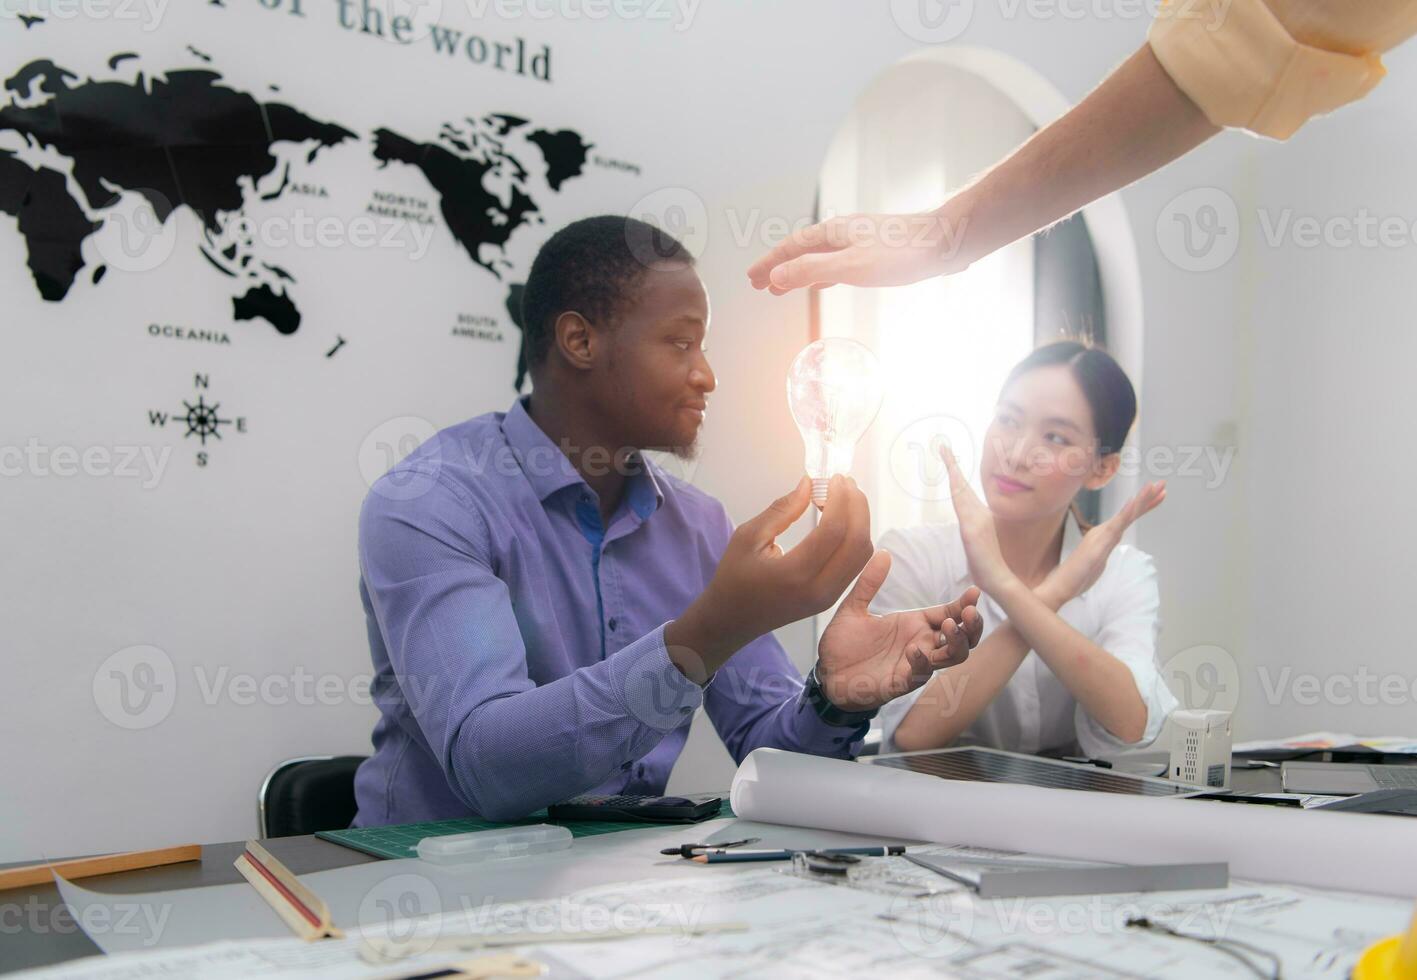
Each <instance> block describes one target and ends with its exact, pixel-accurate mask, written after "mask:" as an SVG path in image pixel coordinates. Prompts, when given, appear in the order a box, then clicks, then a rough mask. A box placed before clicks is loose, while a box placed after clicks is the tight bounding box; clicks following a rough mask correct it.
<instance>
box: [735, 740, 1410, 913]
mask: <svg viewBox="0 0 1417 980" xmlns="http://www.w3.org/2000/svg"><path fill="white" fill-rule="evenodd" d="M732 801H733V811H734V812H735V813H737V814H739V815H740V816H743V817H746V818H748V819H751V820H759V821H765V822H768V823H779V824H796V825H800V826H808V827H821V828H824V829H828V830H838V831H845V832H849V833H858V834H873V835H881V836H882V837H892V838H907V839H917V840H928V841H937V842H941V843H954V842H959V843H965V844H973V845H977V846H981V847H993V848H1001V849H1004V850H1013V851H1029V852H1041V853H1047V854H1053V855H1057V856H1059V857H1067V858H1077V859H1080V860H1086V861H1115V862H1117V863H1120V864H1154V863H1160V862H1164V863H1182V862H1199V861H1227V862H1229V864H1230V873H1231V875H1233V876H1234V877H1237V878H1252V879H1257V880H1260V881H1284V882H1292V883H1295V884H1301V885H1310V886H1313V887H1318V888H1336V889H1344V890H1347V891H1354V892H1364V893H1374V894H1382V895H1394V896H1401V897H1407V898H1411V897H1412V896H1414V895H1417V821H1414V820H1412V819H1410V818H1406V817H1388V816H1378V815H1375V814H1367V813H1363V814H1353V813H1324V812H1323V811H1322V810H1298V809H1290V808H1288V807H1261V806H1239V805H1235V804H1230V803H1207V802H1203V801H1199V800H1184V799H1181V800H1176V799H1159V798H1150V797H1131V796H1122V795H1119V794H1114V793H1089V792H1082V791H1078V790H1064V789H1045V788H1042V787H1037V786H1021V785H1013V784H1005V783H983V782H965V781H960V780H947V779H940V778H938V777H935V776H930V775H926V774H924V773H918V772H909V771H907V770H904V769H892V768H887V767H885V766H874V765H867V764H863V763H858V762H843V761H841V760H837V759H823V758H818V757H816V756H809V755H799V754H798V753H795V752H783V751H781V750H778V749H756V750H754V751H753V753H752V754H751V755H749V756H748V758H746V759H745V760H743V764H742V765H741V766H739V767H738V774H737V775H736V776H735V777H734V780H733V790H732Z"/></svg>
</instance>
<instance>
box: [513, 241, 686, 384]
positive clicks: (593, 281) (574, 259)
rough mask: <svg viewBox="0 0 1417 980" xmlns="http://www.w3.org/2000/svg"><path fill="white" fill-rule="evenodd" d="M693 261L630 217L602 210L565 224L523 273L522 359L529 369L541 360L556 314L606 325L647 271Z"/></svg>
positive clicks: (681, 248)
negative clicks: (604, 213)
mask: <svg viewBox="0 0 1417 980" xmlns="http://www.w3.org/2000/svg"><path fill="white" fill-rule="evenodd" d="M693 264H694V256H693V254H692V253H690V252H689V250H688V249H687V248H685V247H684V245H683V243H682V242H680V241H679V240H678V239H677V238H675V237H674V236H673V235H670V234H669V233H668V232H665V231H661V230H660V229H658V228H656V227H655V226H654V225H651V224H647V223H646V222H643V221H639V220H636V219H635V218H628V217H624V216H623V215H613V214H606V215H600V216H599V217H595V218H583V219H581V220H580V221H576V222H573V223H572V224H569V225H567V226H566V227H564V228H562V229H561V230H560V231H558V232H556V234H554V235H552V236H551V237H550V238H549V239H547V241H546V244H544V245H542V246H541V251H539V252H537V253H536V260H535V261H534V262H532V264H531V273H530V274H529V275H528V276H527V280H526V289H525V291H524V292H523V293H522V351H523V353H524V354H525V357H526V363H527V364H528V365H529V366H530V367H533V368H534V367H536V366H537V365H539V364H542V363H543V362H545V360H546V355H547V354H548V353H549V352H550V350H551V344H552V342H553V341H554V340H555V333H556V319H557V317H559V316H560V315H561V314H562V313H566V312H575V313H579V314H580V315H581V316H583V317H585V318H586V319H587V320H589V321H590V322H591V323H593V324H595V325H597V326H605V325H608V324H609V323H610V322H611V321H612V320H613V319H614V317H615V315H616V314H617V313H618V312H619V311H620V310H621V309H622V308H623V304H624V302H625V300H626V299H627V297H628V296H629V294H630V292H631V291H632V290H633V289H634V288H635V287H636V286H637V285H638V284H639V282H640V280H641V279H642V278H643V276H644V274H645V273H646V272H647V271H649V270H650V269H652V268H655V267H657V266H665V265H693Z"/></svg>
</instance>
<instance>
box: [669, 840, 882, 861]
mask: <svg viewBox="0 0 1417 980" xmlns="http://www.w3.org/2000/svg"><path fill="white" fill-rule="evenodd" d="M804 850H815V851H818V852H819V853H821V854H860V855H863V856H865V857H890V856H891V855H895V854H904V853H905V845H904V844H881V845H877V846H875V847H826V848H801V849H799V850H796V851H708V852H707V853H705V854H698V855H695V856H694V857H691V858H689V860H690V861H697V862H699V863H700V864H734V863H737V862H740V861H791V860H792V855H794V854H800V853H802V851H804Z"/></svg>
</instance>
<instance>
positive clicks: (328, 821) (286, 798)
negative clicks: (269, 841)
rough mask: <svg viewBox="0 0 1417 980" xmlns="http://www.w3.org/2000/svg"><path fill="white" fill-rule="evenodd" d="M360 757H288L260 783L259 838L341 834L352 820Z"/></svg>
mask: <svg viewBox="0 0 1417 980" xmlns="http://www.w3.org/2000/svg"><path fill="white" fill-rule="evenodd" d="M365 758H366V757H365V756H362V755H314V756H304V757H302V758H299V759H287V760H285V761H284V762H282V763H281V764H280V765H278V766H276V767H275V768H274V769H272V770H271V771H270V774H269V775H267V776H266V779H265V781H264V782H263V783H261V792H260V796H259V797H257V800H256V822H257V826H258V827H259V828H260V831H261V836H262V837H294V836H296V835H297V834H313V833H315V831H317V830H340V829H342V828H344V827H348V826H349V823H350V821H351V820H353V819H354V811H355V809H356V807H355V803H354V770H356V769H358V768H359V764H360V763H361V762H363V761H364V760H365Z"/></svg>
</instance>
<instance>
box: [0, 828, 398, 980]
mask: <svg viewBox="0 0 1417 980" xmlns="http://www.w3.org/2000/svg"><path fill="white" fill-rule="evenodd" d="M262 843H263V844H265V846H266V847H267V849H268V850H270V852H271V853H272V854H274V855H275V856H276V857H277V858H279V859H280V860H281V861H283V862H285V864H286V866H287V867H289V868H290V870H291V871H293V872H295V873H296V874H308V873H309V872H312V871H324V870H326V869H329V868H342V867H345V866H346V865H351V864H368V863H372V862H374V861H378V860H379V859H378V858H375V857H371V856H369V855H368V854H361V853H360V852H359V851H355V850H351V849H350V848H348V847H341V846H340V845H338V844H331V843H330V842H329V841H323V840H320V839H319V838H317V837H314V836H307V837H281V838H276V839H274V840H267V841H262ZM245 848H246V842H245V841H230V842H226V843H221V844H206V845H203V847H202V860H201V861H200V862H190V861H189V862H187V863H185V864H172V865H167V866H165V867H160V868H143V869H141V870H138V871H122V872H119V873H118V874H111V875H101V876H99V877H95V878H84V879H83V880H82V884H83V885H85V886H86V887H93V888H96V889H101V890H103V891H109V892H123V893H132V892H150V891H158V890H162V889H168V888H196V887H199V886H203V885H228V884H231V883H233V882H238V881H242V880H244V879H243V878H242V877H241V874H240V872H238V871H237V870H236V868H235V867H233V866H232V862H233V861H235V860H236V858H237V856H238V855H239V854H241V852H242V851H243V850H245ZM18 863H23V864H28V863H31V862H27V861H26V862H18ZM11 866H13V865H11ZM98 952H100V950H99V948H98V947H97V946H95V945H94V943H93V940H91V939H89V937H88V936H86V935H84V932H83V930H82V929H80V928H79V927H78V925H77V924H76V923H75V922H74V921H73V919H71V918H70V917H69V913H68V910H67V909H66V908H65V906H64V904H63V902H62V901H61V900H60V898H59V889H58V888H57V887H56V886H54V885H53V884H48V885H36V886H35V887H33V888H15V889H11V890H9V891H4V892H0V973H9V972H12V971H15V970H25V969H30V968H32V967H37V966H50V965H53V964H55V963H62V962H64V961H65V960H73V959H78V958H79V957H81V956H93V955H94V954H96V953H98Z"/></svg>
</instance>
